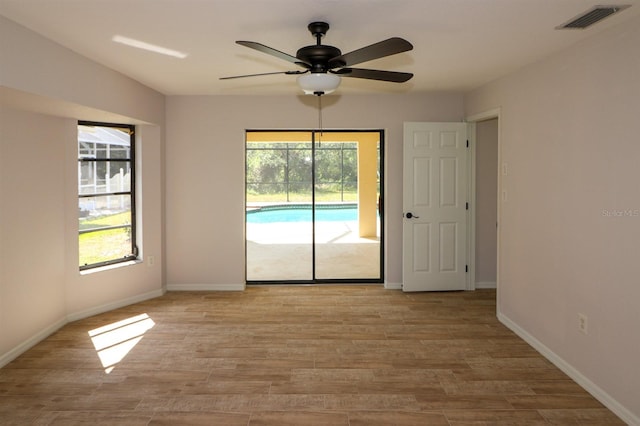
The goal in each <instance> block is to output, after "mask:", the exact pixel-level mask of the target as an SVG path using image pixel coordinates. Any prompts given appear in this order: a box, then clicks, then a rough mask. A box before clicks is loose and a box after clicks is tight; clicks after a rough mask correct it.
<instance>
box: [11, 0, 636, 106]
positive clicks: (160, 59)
mask: <svg viewBox="0 0 640 426" xmlns="http://www.w3.org/2000/svg"><path fill="white" fill-rule="evenodd" d="M596 4H630V5H633V7H631V8H629V9H626V10H624V11H622V12H620V13H619V14H617V15H614V16H612V17H609V18H607V19H605V20H604V21H602V22H599V23H597V24H595V25H594V26H592V27H590V28H589V29H587V30H555V29H554V28H555V27H556V26H558V25H560V24H562V23H564V22H566V21H567V20H569V19H571V18H573V17H575V16H576V15H578V14H580V13H582V12H584V11H586V10H588V9H589V8H591V7H592V6H595V5H596ZM0 14H1V15H4V16H5V17H7V18H9V19H11V20H13V21H15V22H18V23H19V24H22V25H24V26H25V27H27V28H29V29H31V30H33V31H35V32H37V33H40V34H42V35H43V36H45V37H47V38H49V39H51V40H54V41H56V42H57V43H59V44H61V45H63V46H66V47H68V48H69V49H72V50H74V51H76V52H78V53H80V54H81V55H84V56H86V57H88V58H91V59H93V60H94V61H96V62H99V63H101V64H103V65H105V66H107V67H110V68H112V69H114V70H117V71H119V72H121V73H123V74H125V75H127V76H130V77H131V78H133V79H135V80H138V81H140V82H141V83H143V84H145V85H147V86H149V87H151V88H153V89H156V90H158V91H159V92H162V93H164V94H167V95H178V94H182V95H210V94H213V95H240V94H290V93H298V90H299V89H298V88H297V86H296V84H295V76H291V75H274V76H264V77H254V78H246V79H236V80H226V81H220V80H219V77H223V76H232V75H242V74H252V73H262V72H272V71H286V70H292V69H296V68H297V67H296V66H295V65H292V64H290V63H288V62H285V61H283V60H280V59H277V58H274V57H271V56H269V55H266V54H264V53H260V52H258V51H255V50H252V49H248V48H246V47H243V46H239V45H237V44H235V43H234V42H235V41H236V40H249V41H257V42H260V43H263V44H266V45H268V46H270V47H273V48H275V49H278V50H280V51H283V52H286V53H289V54H291V55H295V53H296V51H297V50H298V49H299V48H300V47H302V46H307V45H311V44H315V40H314V38H313V37H312V36H311V34H310V33H309V32H308V30H307V24H308V23H310V22H312V21H318V20H320V21H326V22H328V23H329V24H330V25H331V29H330V30H329V32H328V33H327V36H326V37H325V38H324V39H323V44H329V45H332V46H336V47H338V48H340V49H341V50H342V52H343V53H346V52H350V51H352V50H355V49H358V48H360V47H363V46H366V45H369V44H372V43H375V42H378V41H381V40H384V39H387V38H389V37H393V36H399V37H402V38H405V39H407V40H409V41H410V42H411V43H412V44H413V45H414V50H412V51H410V52H407V53H401V54H398V55H394V56H390V57H387V58H383V59H378V60H375V61H370V62H368V63H365V64H358V65H357V67H360V68H374V69H384V70H392V71H402V72H413V73H414V74H415V76H414V78H413V79H412V80H410V81H409V82H407V83H401V84H398V83H387V82H378V81H369V80H361V79H354V78H343V81H342V85H341V86H340V88H339V89H338V92H339V93H343V94H344V93H362V94H364V93H406V92H412V93H413V92H426V91H467V90H470V89H473V88H476V87H478V86H480V85H482V84H484V83H487V82H489V81H491V80H494V79H496V78H498V77H501V76H503V75H505V74H508V73H510V72H512V71H514V70H516V69H518V68H520V67H522V66H524V65H526V64H528V63H531V62H535V61H536V60H538V59H540V58H542V57H545V56H547V55H550V54H552V53H553V52H556V51H559V50H561V49H563V48H566V47H568V46H570V45H571V44H574V43H576V42H577V41H579V40H581V39H583V38H586V37H590V36H593V35H595V34H597V33H599V32H601V31H604V30H606V29H607V28H609V27H611V26H615V25H617V24H620V23H621V22H623V21H626V20H628V19H630V18H633V17H634V16H637V15H638V14H640V0H621V2H620V3H611V2H607V1H606V0H605V1H604V2H600V0H0ZM116 35H120V36H124V37H129V38H132V39H137V40H140V41H144V42H147V43H151V44H154V45H159V46H163V47H166V48H170V49H174V50H178V51H181V52H185V53H187V54H188V56H187V57H186V58H185V59H177V58H174V57H170V56H165V55H161V54H157V53H151V52H148V51H144V50H140V49H136V48H132V47H129V46H125V45H122V44H118V43H115V42H113V41H112V38H113V37H114V36H116Z"/></svg>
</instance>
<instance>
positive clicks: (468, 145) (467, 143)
mask: <svg viewBox="0 0 640 426" xmlns="http://www.w3.org/2000/svg"><path fill="white" fill-rule="evenodd" d="M467 148H469V139H467Z"/></svg>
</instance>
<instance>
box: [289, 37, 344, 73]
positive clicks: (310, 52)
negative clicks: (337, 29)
mask: <svg viewBox="0 0 640 426" xmlns="http://www.w3.org/2000/svg"><path fill="white" fill-rule="evenodd" d="M340 55H342V52H341V51H340V49H338V48H337V47H333V46H325V45H322V44H319V45H314V46H306V47H303V48H301V49H298V52H297V53H296V58H298V59H300V60H301V61H303V62H306V63H308V64H311V68H310V69H309V70H310V71H311V72H327V71H329V60H330V59H332V58H335V57H337V56H340ZM331 65H332V66H331V68H335V67H337V66H344V65H339V64H333V63H332V64H331Z"/></svg>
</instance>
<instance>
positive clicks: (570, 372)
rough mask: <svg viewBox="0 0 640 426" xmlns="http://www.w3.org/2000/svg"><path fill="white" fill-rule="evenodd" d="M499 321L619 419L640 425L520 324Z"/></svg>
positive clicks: (499, 317) (633, 415)
mask: <svg viewBox="0 0 640 426" xmlns="http://www.w3.org/2000/svg"><path fill="white" fill-rule="evenodd" d="M498 320H499V321H500V322H501V323H502V324H504V325H505V326H506V327H507V328H509V329H510V330H511V331H513V332H514V333H516V334H517V335H518V336H520V338H522V340H524V341H525V342H527V343H528V344H530V345H531V346H533V348H534V349H536V350H537V351H538V352H540V353H541V354H542V356H544V357H545V358H547V359H548V360H549V361H550V362H551V363H553V364H554V365H555V366H556V367H558V368H559V369H560V370H562V371H563V372H564V373H565V374H566V375H567V376H569V377H571V378H572V379H573V380H574V381H575V382H576V383H578V384H579V385H580V386H582V387H583V388H584V389H585V390H586V391H587V392H589V393H590V394H591V395H593V397H594V398H596V399H597V400H598V401H600V402H601V403H602V404H603V405H604V406H605V407H607V408H608V409H609V410H611V411H613V412H614V413H615V414H616V415H617V416H618V417H620V418H621V419H622V420H623V421H624V422H626V423H628V424H629V425H640V417H638V416H636V415H635V414H633V413H632V412H631V411H630V410H628V409H627V408H626V407H624V406H623V405H622V404H620V403H619V402H618V401H616V400H615V399H614V398H613V397H612V396H611V395H609V394H608V393H607V392H605V391H604V390H602V388H600V387H599V386H598V385H596V384H595V383H593V382H592V381H591V380H589V379H588V378H587V377H585V376H584V375H583V374H582V373H580V372H579V371H578V370H576V369H575V368H574V367H573V366H572V365H571V364H569V363H568V362H566V361H565V360H564V359H562V358H561V357H560V356H558V355H557V354H556V353H555V352H553V351H552V350H551V349H549V348H548V347H547V346H545V345H544V344H543V343H542V342H540V341H539V340H538V339H536V338H535V337H533V336H532V335H531V334H529V333H528V332H527V331H526V330H524V329H523V328H521V327H520V326H519V325H518V324H516V323H515V322H513V321H511V319H509V318H508V317H507V316H506V315H504V314H502V313H498Z"/></svg>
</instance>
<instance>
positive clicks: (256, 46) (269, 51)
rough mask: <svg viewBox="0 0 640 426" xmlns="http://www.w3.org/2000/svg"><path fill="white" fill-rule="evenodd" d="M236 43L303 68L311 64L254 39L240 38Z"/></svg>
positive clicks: (309, 66)
mask: <svg viewBox="0 0 640 426" xmlns="http://www.w3.org/2000/svg"><path fill="white" fill-rule="evenodd" d="M236 43H237V44H239V45H241V46H245V47H249V48H251V49H255V50H257V51H259V52H262V53H266V54H267V55H271V56H275V57H276V58H280V59H284V60H285V61H287V62H291V63H293V64H296V65H300V66H301V67H304V68H307V69H308V68H311V64H308V63H306V62H304V61H301V60H300V59H298V58H296V57H295V56H291V55H289V54H288V53H284V52H281V51H279V50H276V49H274V48H272V47H269V46H265V45H264V44H262V43H257V42H255V41H242V40H238V41H236Z"/></svg>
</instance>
